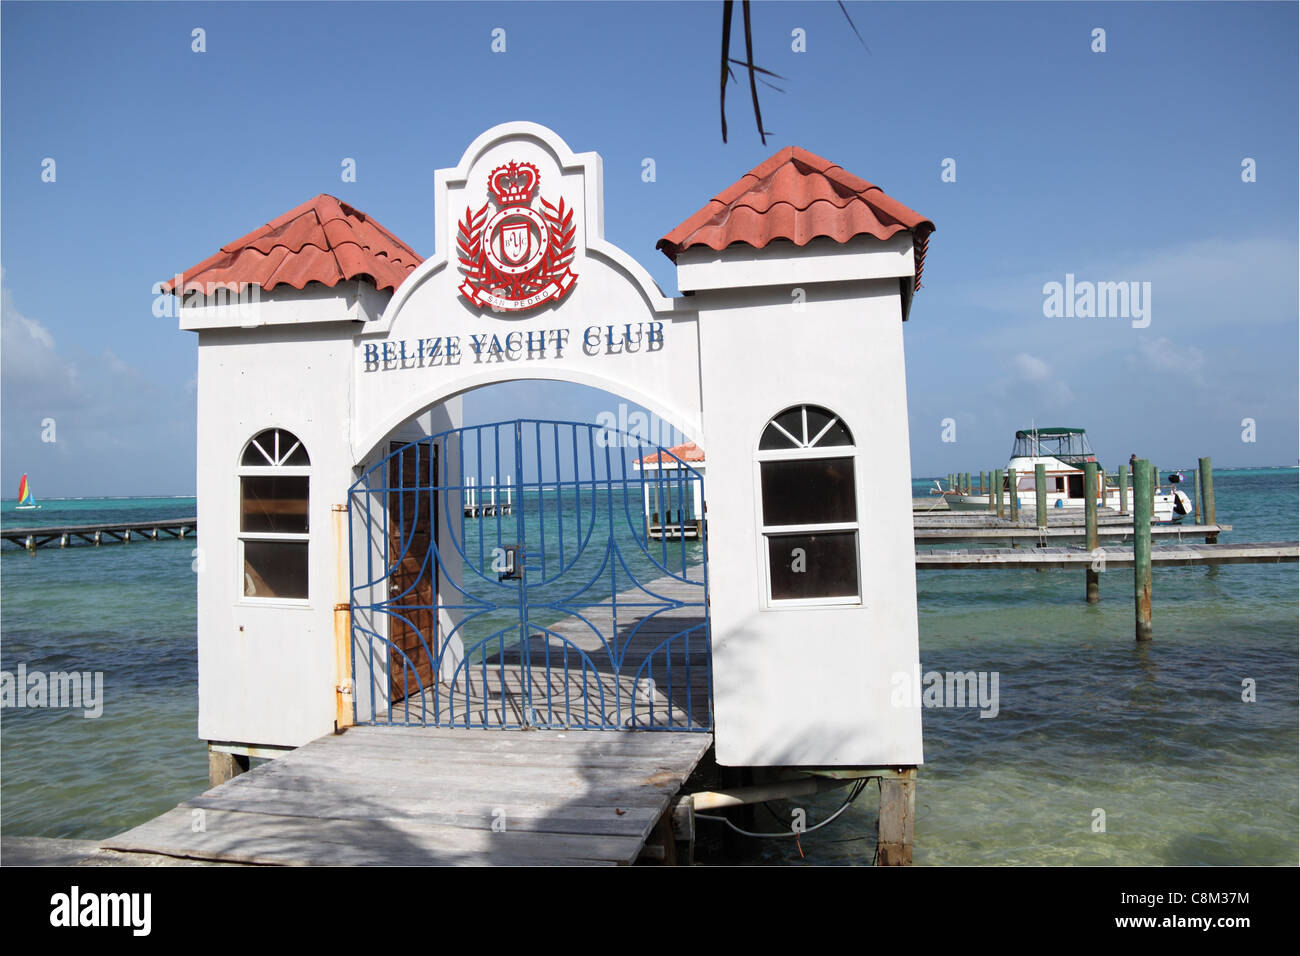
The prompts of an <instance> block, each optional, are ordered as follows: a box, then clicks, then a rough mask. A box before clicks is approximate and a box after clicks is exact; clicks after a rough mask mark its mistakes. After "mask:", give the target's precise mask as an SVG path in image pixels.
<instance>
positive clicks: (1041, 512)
mask: <svg viewBox="0 0 1300 956" xmlns="http://www.w3.org/2000/svg"><path fill="white" fill-rule="evenodd" d="M1034 507H1035V509H1037V511H1038V514H1037V520H1038V527H1040V528H1046V527H1047V466H1046V465H1034Z"/></svg>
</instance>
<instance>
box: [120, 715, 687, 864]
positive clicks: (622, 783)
mask: <svg viewBox="0 0 1300 956" xmlns="http://www.w3.org/2000/svg"><path fill="white" fill-rule="evenodd" d="M712 743H713V735H712V734H697V733H647V732H635V733H620V732H614V731H607V732H601V731H572V732H563V731H549V730H537V731H500V730H461V729H456V730H447V729H434V728H420V727H353V728H351V729H349V730H348V731H347V732H346V733H344V734H341V735H331V736H327V737H322V738H320V739H319V740H315V741H312V742H311V743H309V744H307V745H306V746H303V747H300V748H298V749H297V750H294V751H291V752H290V753H288V754H286V755H284V756H283V757H279V758H277V759H275V760H273V761H270V762H268V763H265V764H262V765H261V766H258V767H255V768H253V769H252V770H250V771H248V772H247V773H243V774H240V775H239V776H237V777H235V778H234V779H232V780H230V781H228V782H226V783H223V784H221V785H220V786H219V787H216V788H214V789H212V790H209V791H207V792H206V793H203V794H201V795H200V796H197V797H194V798H192V799H190V800H187V801H185V802H184V803H182V804H181V805H180V806H178V807H177V808H176V809H174V810H170V811H168V812H167V813H164V814H163V815H162V816H160V817H157V818H155V819H153V820H150V821H149V822H148V823H145V824H142V825H141V826H138V827H135V828H134V829H132V830H128V831H127V832H125V833H122V834H120V835H118V836H115V837H113V838H111V839H109V840H105V841H104V842H103V844H101V846H102V847H103V848H104V849H106V850H114V851H118V852H124V853H143V854H162V855H164V856H168V857H178V858H185V859H196V860H214V861H225V862H233V863H256V864H273V865H320V864H323V865H353V866H387V865H393V866H427V865H469V866H498V865H542V864H545V865H626V864H630V863H633V862H635V861H636V859H637V857H638V856H639V855H640V854H641V852H642V849H643V847H645V845H646V841H647V840H648V839H649V838H650V837H651V835H652V833H653V832H654V831H655V830H656V827H657V825H660V824H661V821H662V820H664V818H665V812H666V811H668V809H669V807H670V805H671V804H672V802H673V801H674V798H675V797H676V796H677V793H678V791H679V790H680V789H681V788H682V785H683V784H684V783H685V782H686V779H687V778H688V777H689V776H690V775H691V772H692V771H693V770H694V769H695V767H696V765H697V764H698V763H699V762H700V760H701V758H702V757H703V756H704V754H705V753H706V752H707V751H708V749H709V747H710V746H711V745H712Z"/></svg>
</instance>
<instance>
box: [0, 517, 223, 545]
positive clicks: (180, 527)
mask: <svg viewBox="0 0 1300 956" xmlns="http://www.w3.org/2000/svg"><path fill="white" fill-rule="evenodd" d="M198 530H199V521H198V518H194V517H189V518H164V519H161V520H157V521H123V522H120V523H117V524H68V525H47V526H44V527H39V528H5V529H3V530H0V538H2V539H4V540H5V541H9V542H12V543H13V544H16V545H18V547H20V548H25V549H27V550H28V551H35V550H36V549H37V548H43V547H45V546H47V545H50V544H53V543H54V542H58V545H59V547H61V548H66V547H68V546H69V545H72V544H93V545H98V544H102V543H103V542H105V541H121V542H123V543H127V542H130V541H132V540H133V537H132V536H133V535H134V536H137V537H139V538H143V539H144V540H146V541H157V540H159V538H160V537H161V536H163V535H166V536H167V537H169V538H185V537H191V536H193V535H195V534H197V533H198Z"/></svg>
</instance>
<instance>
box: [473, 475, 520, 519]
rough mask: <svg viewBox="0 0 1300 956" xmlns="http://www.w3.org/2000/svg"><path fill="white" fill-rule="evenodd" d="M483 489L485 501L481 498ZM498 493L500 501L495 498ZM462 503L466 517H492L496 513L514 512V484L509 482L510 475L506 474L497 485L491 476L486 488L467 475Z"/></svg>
mask: <svg viewBox="0 0 1300 956" xmlns="http://www.w3.org/2000/svg"><path fill="white" fill-rule="evenodd" d="M485 491H486V492H487V500H486V501H484V500H483V498H482V496H483V493H484V492H485ZM498 494H500V496H501V500H500V501H498V500H497V495H498ZM464 503H465V504H464V509H465V517H466V518H494V517H496V516H497V515H512V514H514V513H515V501H514V486H513V485H512V484H511V480H510V476H509V475H507V476H506V481H505V484H503V485H498V484H497V482H496V478H493V479H492V481H491V482H490V483H489V484H488V486H487V487H486V488H484V487H483V486H482V485H478V484H475V480H474V478H472V477H468V476H467V477H466V478H465V486H464Z"/></svg>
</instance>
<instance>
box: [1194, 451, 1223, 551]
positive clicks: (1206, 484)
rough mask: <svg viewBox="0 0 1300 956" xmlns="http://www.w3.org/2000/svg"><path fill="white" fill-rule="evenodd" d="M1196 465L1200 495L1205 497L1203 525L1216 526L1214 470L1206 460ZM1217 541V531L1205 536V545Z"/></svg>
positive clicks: (1203, 459) (1208, 460) (1217, 521)
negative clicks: (1199, 478)
mask: <svg viewBox="0 0 1300 956" xmlns="http://www.w3.org/2000/svg"><path fill="white" fill-rule="evenodd" d="M1198 465H1199V468H1200V475H1201V494H1203V495H1204V496H1205V509H1204V510H1205V523H1206V524H1218V523H1219V520H1218V518H1217V517H1216V515H1215V511H1214V468H1213V467H1212V466H1211V464H1210V459H1208V458H1202V459H1201V460H1200V462H1199V463H1198ZM1218 540H1219V533H1218V532H1217V531H1216V532H1213V533H1212V534H1207V535H1206V536H1205V543H1206V544H1214V543H1215V542H1217V541H1218Z"/></svg>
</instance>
